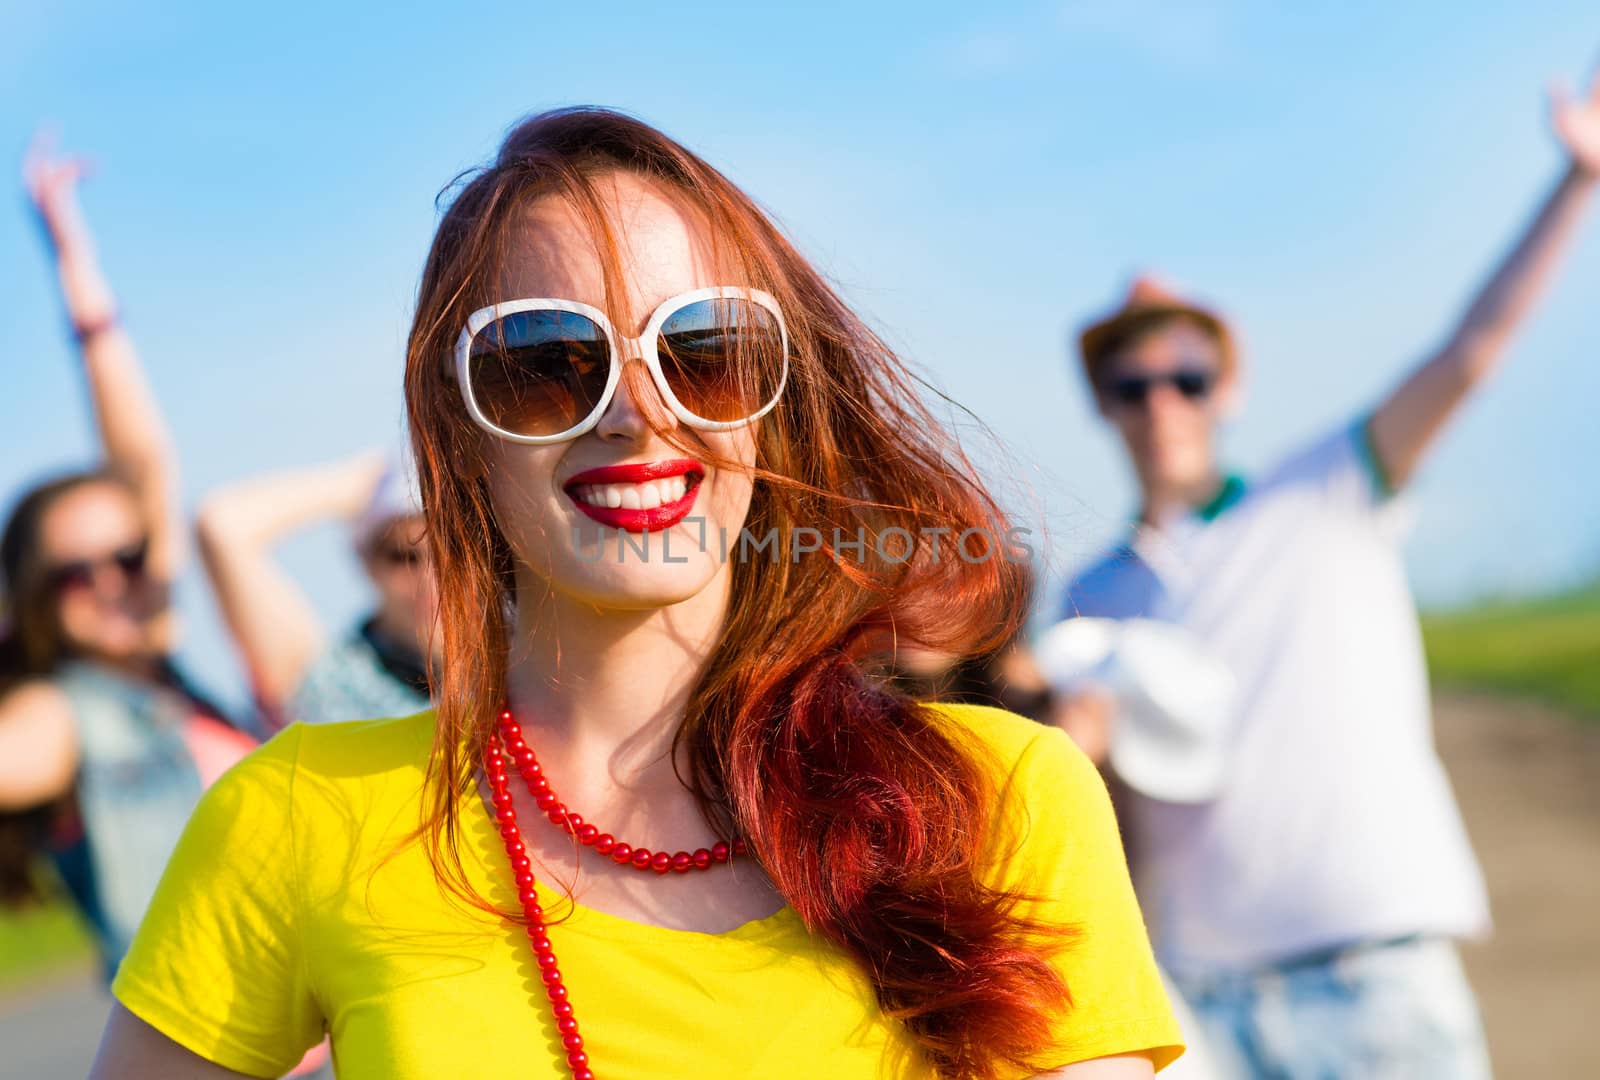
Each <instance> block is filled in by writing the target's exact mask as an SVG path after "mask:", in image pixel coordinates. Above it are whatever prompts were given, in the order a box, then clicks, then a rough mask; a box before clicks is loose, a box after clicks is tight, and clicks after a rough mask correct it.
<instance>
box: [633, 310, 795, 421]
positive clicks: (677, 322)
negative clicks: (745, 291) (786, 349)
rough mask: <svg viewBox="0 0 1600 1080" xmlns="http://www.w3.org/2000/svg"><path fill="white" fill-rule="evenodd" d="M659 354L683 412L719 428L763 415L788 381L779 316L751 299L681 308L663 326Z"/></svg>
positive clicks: (664, 373) (658, 346)
mask: <svg viewBox="0 0 1600 1080" xmlns="http://www.w3.org/2000/svg"><path fill="white" fill-rule="evenodd" d="M656 351H657V353H658V355H659V356H660V360H661V372H662V374H663V375H665V376H666V379H667V385H668V386H670V387H671V388H672V392H673V394H674V395H676V397H677V399H678V400H679V401H680V402H682V403H683V407H684V408H686V409H688V410H689V411H690V412H692V413H694V414H695V415H696V416H698V417H700V418H701V419H704V420H711V421H715V422H718V423H729V422H732V421H736V420H744V419H746V418H748V417H751V416H754V415H755V414H756V413H758V412H760V411H761V410H762V409H763V408H764V407H765V406H766V405H767V404H769V403H770V402H771V401H772V400H773V399H774V398H775V397H777V395H778V388H779V386H780V380H781V379H782V378H783V364H784V356H783V335H782V333H781V331H780V330H779V329H778V320H777V317H776V316H774V315H773V314H772V312H770V311H768V310H767V309H766V308H764V307H762V306H761V305H760V304H756V303H752V302H751V301H749V300H740V299H717V300H699V301H696V302H695V303H693V304H689V305H687V306H685V307H682V308H680V309H678V310H677V311H675V312H673V313H672V315H671V316H669V317H668V319H667V321H666V322H665V323H663V324H662V326H661V335H660V339H659V341H658V343H657V345H656Z"/></svg>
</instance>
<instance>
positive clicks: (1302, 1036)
mask: <svg viewBox="0 0 1600 1080" xmlns="http://www.w3.org/2000/svg"><path fill="white" fill-rule="evenodd" d="M1173 982H1174V983H1175V984H1176V986H1177V988H1178V991H1179V993H1181V994H1182V995H1183V998H1184V1000H1185V1001H1186V1002H1187V1003H1188V1005H1189V1007H1190V1008H1191V1009H1193V1010H1194V1013H1195V1017H1196V1019H1197V1020H1198V1021H1199V1026H1200V1033H1201V1034H1202V1035H1203V1037H1204V1041H1205V1047H1206V1052H1207V1054H1208V1055H1209V1057H1210V1058H1211V1061H1212V1063H1213V1067H1214V1069H1215V1072H1216V1075H1217V1077H1218V1080H1223V1078H1233V1077H1237V1078H1240V1080H1246V1078H1248V1080H1257V1078H1260V1080H1488V1077H1489V1075H1490V1070H1489V1055H1488V1050H1487V1048H1486V1046H1485V1043H1484V1038H1483V1026H1482V1023H1481V1022H1480V1020H1479V1018H1478V1007H1477V1003H1476V1002H1475V1001H1474V1000H1473V996H1472V990H1471V988H1470V987H1469V986H1468V985H1467V979H1466V975H1465V973H1464V972H1463V971H1462V969H1461V959H1460V957H1459V956H1458V955H1457V953H1456V948H1455V945H1454V944H1453V943H1452V942H1450V941H1449V940H1447V939H1444V938H1437V937H1422V936H1418V937H1410V938H1404V939H1400V940H1395V941H1385V942H1375V943H1371V944H1363V945H1355V946H1351V947H1348V948H1343V949H1337V950H1329V951H1327V952H1324V953H1318V954H1316V955H1312V956H1307V957H1302V958H1299V959H1296V960H1292V961H1289V962H1287V963H1284V964H1280V965H1277V966H1274V967H1271V968H1267V969H1264V970H1261V971H1255V972H1249V973H1229V974H1225V975H1217V976H1198V977H1196V976H1192V975H1190V976H1177V975H1175V976H1174V977H1173Z"/></svg>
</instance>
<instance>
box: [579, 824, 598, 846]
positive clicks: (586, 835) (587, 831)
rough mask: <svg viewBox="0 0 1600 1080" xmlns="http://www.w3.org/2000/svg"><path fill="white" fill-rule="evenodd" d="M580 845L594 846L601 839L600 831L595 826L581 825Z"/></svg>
mask: <svg viewBox="0 0 1600 1080" xmlns="http://www.w3.org/2000/svg"><path fill="white" fill-rule="evenodd" d="M576 835H577V837H578V843H580V844H593V843H594V842H595V841H596V840H598V839H600V830H599V829H597V828H595V827H594V826H593V825H579V826H578V831H577V834H576Z"/></svg>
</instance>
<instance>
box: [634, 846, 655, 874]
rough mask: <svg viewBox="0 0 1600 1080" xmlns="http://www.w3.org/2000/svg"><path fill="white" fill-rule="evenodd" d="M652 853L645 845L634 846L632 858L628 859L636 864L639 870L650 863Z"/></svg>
mask: <svg viewBox="0 0 1600 1080" xmlns="http://www.w3.org/2000/svg"><path fill="white" fill-rule="evenodd" d="M652 854H653V853H652V852H651V850H650V849H649V848H647V847H636V848H634V849H633V858H632V859H631V860H629V861H630V862H632V863H633V865H635V866H637V867H638V868H639V869H640V870H643V869H645V868H647V867H648V866H649V865H650V859H651V856H652Z"/></svg>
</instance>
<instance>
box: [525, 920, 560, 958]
mask: <svg viewBox="0 0 1600 1080" xmlns="http://www.w3.org/2000/svg"><path fill="white" fill-rule="evenodd" d="M528 944H530V945H532V946H533V951H534V952H536V953H553V952H554V948H553V947H552V946H551V944H550V935H548V934H546V933H545V932H544V927H542V926H530V927H528Z"/></svg>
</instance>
